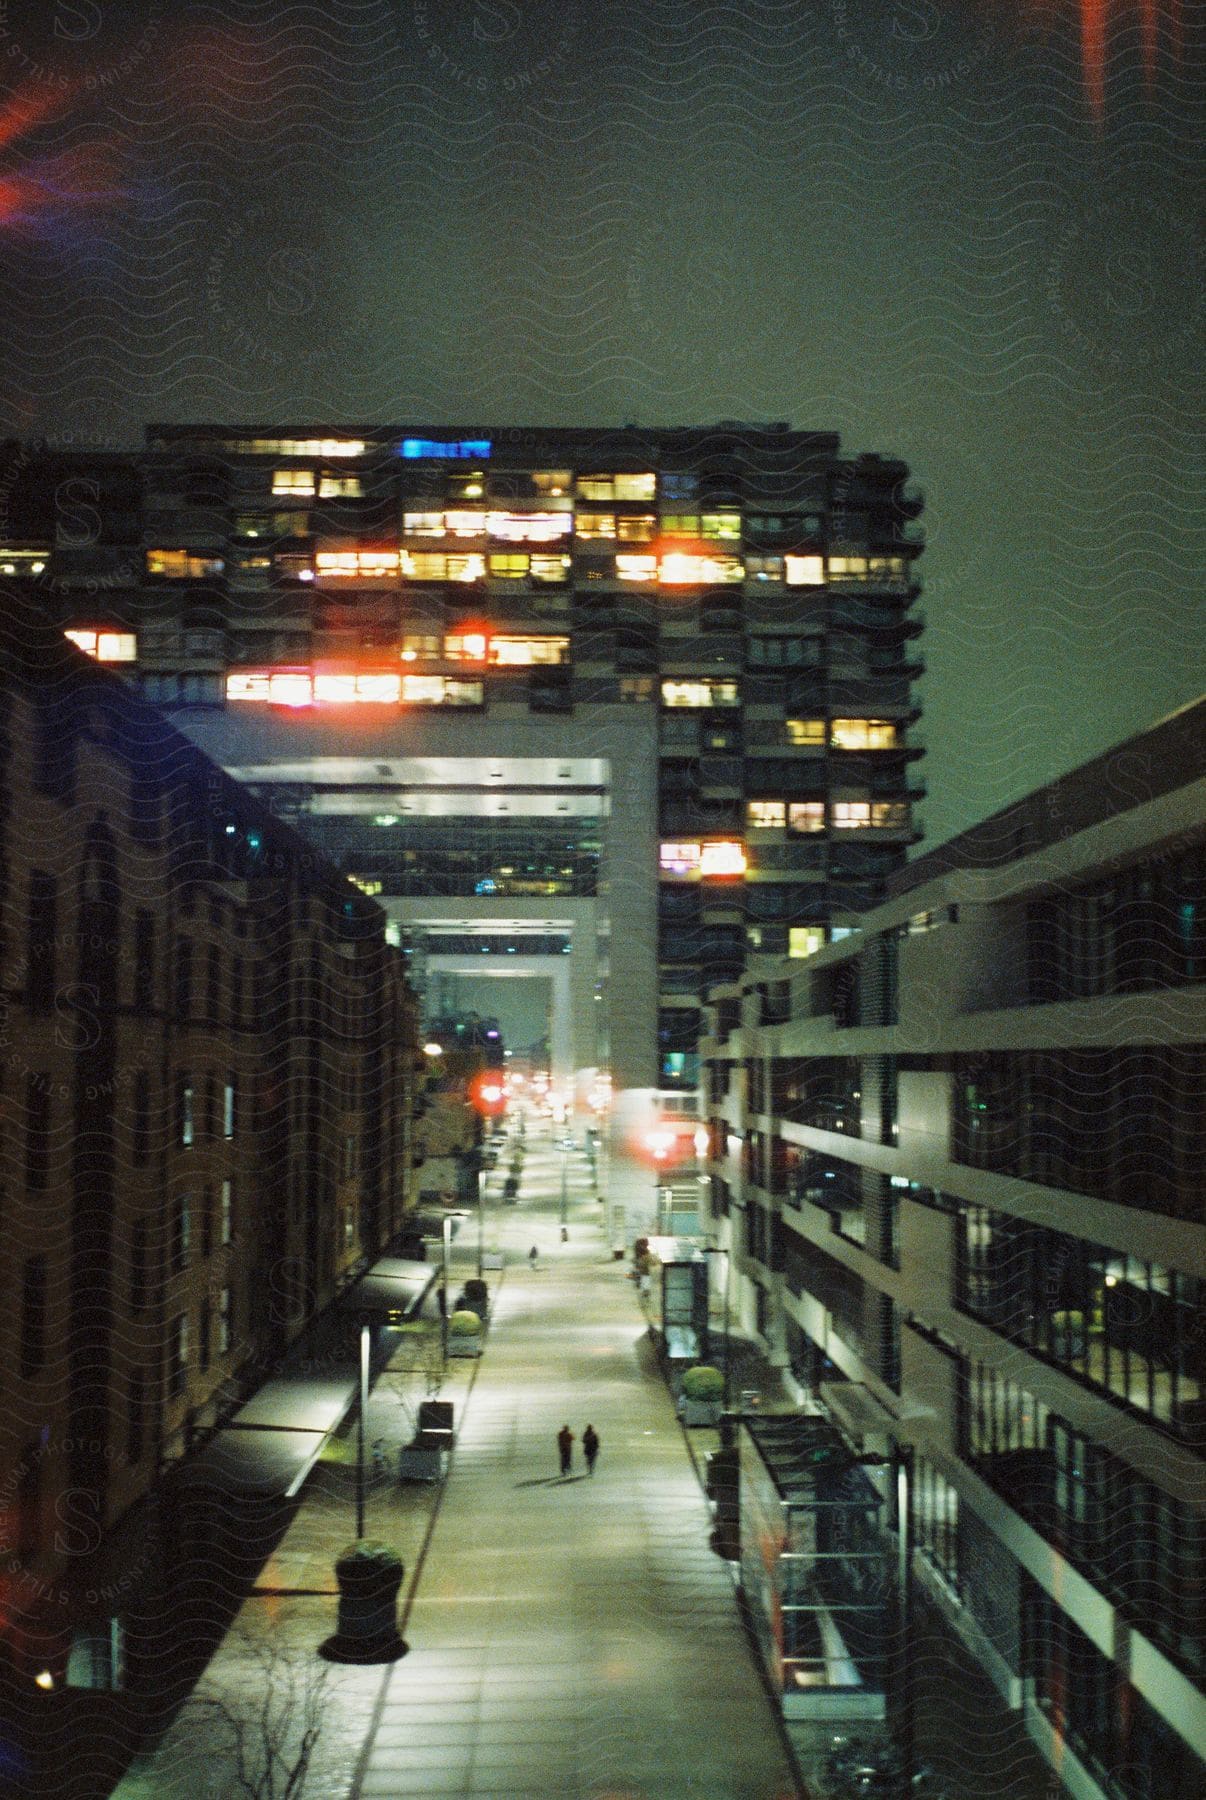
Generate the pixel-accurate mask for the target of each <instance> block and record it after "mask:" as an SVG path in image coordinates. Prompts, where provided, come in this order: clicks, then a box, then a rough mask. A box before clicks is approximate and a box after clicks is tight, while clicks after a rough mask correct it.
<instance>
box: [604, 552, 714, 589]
mask: <svg viewBox="0 0 1206 1800" xmlns="http://www.w3.org/2000/svg"><path fill="white" fill-rule="evenodd" d="M622 560H623V559H622V558H621V557H617V558H616V562H617V564H618V563H619V562H621V561H622ZM744 576H745V566H744V564H743V563H742V561H741V558H740V557H739V556H691V555H688V554H687V552H686V551H683V550H670V551H668V552H667V554H666V555H665V556H663V557H662V560H661V564H660V566H659V569H658V580H659V581H660V582H661V584H662V586H663V587H688V586H698V585H700V584H702V583H722V582H730V581H741V580H743V579H744Z"/></svg>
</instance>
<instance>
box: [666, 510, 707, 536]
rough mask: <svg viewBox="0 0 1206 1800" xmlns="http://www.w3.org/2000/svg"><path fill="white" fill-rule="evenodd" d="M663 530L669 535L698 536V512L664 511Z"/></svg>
mask: <svg viewBox="0 0 1206 1800" xmlns="http://www.w3.org/2000/svg"><path fill="white" fill-rule="evenodd" d="M662 531H663V533H664V535H665V536H667V537H698V536H699V514H698V513H663V514H662Z"/></svg>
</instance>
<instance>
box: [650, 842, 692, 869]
mask: <svg viewBox="0 0 1206 1800" xmlns="http://www.w3.org/2000/svg"><path fill="white" fill-rule="evenodd" d="M701 854H702V847H701V846H700V845H699V844H698V843H694V844H679V843H671V844H663V845H662V847H661V850H660V851H659V853H658V867H659V868H660V869H661V871H662V873H663V875H678V876H691V875H698V873H699V859H700V856H701Z"/></svg>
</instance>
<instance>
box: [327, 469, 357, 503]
mask: <svg viewBox="0 0 1206 1800" xmlns="http://www.w3.org/2000/svg"><path fill="white" fill-rule="evenodd" d="M318 495H319V499H321V500H360V499H362V498H363V496H364V483H363V482H362V481H361V479H360V477H359V475H321V476H320V477H319V480H318Z"/></svg>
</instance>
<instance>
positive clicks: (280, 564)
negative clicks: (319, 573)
mask: <svg viewBox="0 0 1206 1800" xmlns="http://www.w3.org/2000/svg"><path fill="white" fill-rule="evenodd" d="M272 566H273V568H274V569H275V570H276V572H277V574H278V575H283V576H287V577H288V578H289V579H291V580H293V581H313V579H314V570H313V568H312V567H311V564H310V558H309V557H308V556H306V555H304V554H303V553H301V552H299V551H291V550H287V551H283V552H282V551H278V552H277V554H276V556H274V557H273V559H272Z"/></svg>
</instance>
